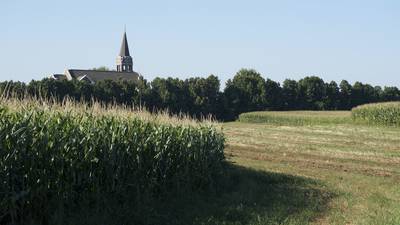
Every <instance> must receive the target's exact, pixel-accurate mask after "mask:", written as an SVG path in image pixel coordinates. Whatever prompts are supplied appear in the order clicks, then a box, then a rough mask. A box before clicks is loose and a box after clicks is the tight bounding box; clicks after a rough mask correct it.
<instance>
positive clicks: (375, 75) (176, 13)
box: [0, 0, 400, 86]
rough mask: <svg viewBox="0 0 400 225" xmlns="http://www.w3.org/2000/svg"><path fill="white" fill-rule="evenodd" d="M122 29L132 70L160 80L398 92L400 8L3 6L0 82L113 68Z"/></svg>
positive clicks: (357, 4) (311, 3)
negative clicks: (244, 75)
mask: <svg viewBox="0 0 400 225" xmlns="http://www.w3.org/2000/svg"><path fill="white" fill-rule="evenodd" d="M124 25H126V27H127V35H128V41H129V44H130V48H131V49H130V50H131V54H132V56H133V58H134V69H135V70H137V71H138V72H140V73H141V74H143V76H144V77H145V78H146V79H148V80H152V79H153V78H154V77H156V76H160V77H167V76H173V77H179V78H181V79H184V78H188V77H191V76H208V75H209V74H215V75H217V76H218V77H219V78H220V79H221V81H222V86H224V83H225V81H226V80H227V79H229V78H232V77H233V75H234V74H235V73H236V71H238V70H239V69H240V68H253V69H256V70H257V71H259V72H260V73H262V74H263V75H264V76H265V78H270V79H272V80H276V81H279V82H282V81H283V80H284V79H286V78H290V79H300V78H302V77H305V76H313V75H316V76H319V77H321V78H323V79H324V80H335V81H337V82H340V80H342V79H346V80H348V81H349V82H351V83H353V82H355V81H361V82H366V83H370V84H372V85H382V86H384V85H390V86H392V85H396V86H400V67H399V66H398V65H399V59H400V42H399V40H400V29H398V28H399V27H400V2H399V1H394V0H392V1H389V0H387V1H372V0H367V1H361V0H359V1H358V0H354V1H344V0H339V1H329V2H327V1H317V0H305V1H294V0H292V1H289V0H283V1H261V0H260V1H254V0H253V1H251V0H250V1H226V0H221V1H211V0H203V1H197V2H192V1H177V0H173V1H101V0H98V1H77V0H69V1H62V2H61V1H49V0H42V1H28V0H21V1H11V0H5V1H1V3H0V29H1V35H0V68H1V69H2V72H1V75H0V80H10V79H13V80H21V81H29V80H31V79H41V78H43V77H45V76H48V75H49V74H51V73H62V72H63V71H64V69H66V68H82V69H86V68H87V69H90V68H93V67H99V66H107V67H109V68H111V69H113V68H114V67H115V66H114V64H115V58H116V56H117V54H118V50H119V47H120V42H121V38H122V33H123V29H124Z"/></svg>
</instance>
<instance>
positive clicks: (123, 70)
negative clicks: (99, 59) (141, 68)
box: [50, 32, 139, 84]
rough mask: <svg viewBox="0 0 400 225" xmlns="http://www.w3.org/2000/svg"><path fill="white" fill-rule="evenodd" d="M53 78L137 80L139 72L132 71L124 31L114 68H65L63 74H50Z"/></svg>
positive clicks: (93, 81)
mask: <svg viewBox="0 0 400 225" xmlns="http://www.w3.org/2000/svg"><path fill="white" fill-rule="evenodd" d="M50 78H53V79H55V80H79V81H84V82H88V83H91V84H94V83H96V82H97V81H101V80H114V81H120V80H127V81H131V80H133V81H137V80H138V79H139V74H138V73H137V72H135V71H133V60H132V57H131V56H130V54H129V46H128V40H127V37H126V32H124V35H123V37H122V44H121V50H120V52H119V55H118V56H117V63H116V70H113V71H100V70H81V69H66V70H65V72H64V74H53V75H51V76H50Z"/></svg>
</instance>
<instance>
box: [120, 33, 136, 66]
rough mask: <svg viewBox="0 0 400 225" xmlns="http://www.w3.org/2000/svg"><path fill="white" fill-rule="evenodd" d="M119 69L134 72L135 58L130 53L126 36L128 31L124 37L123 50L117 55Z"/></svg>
mask: <svg viewBox="0 0 400 225" xmlns="http://www.w3.org/2000/svg"><path fill="white" fill-rule="evenodd" d="M117 71H118V72H132V71H133V60H132V57H131V56H130V54H129V46H128V40H127V38H126V31H125V32H124V36H123V37H122V44H121V50H120V51H119V55H118V57H117Z"/></svg>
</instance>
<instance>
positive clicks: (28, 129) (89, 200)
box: [0, 100, 224, 224]
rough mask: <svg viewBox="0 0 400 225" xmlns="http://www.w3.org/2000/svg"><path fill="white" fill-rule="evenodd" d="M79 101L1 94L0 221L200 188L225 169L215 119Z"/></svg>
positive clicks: (24, 219)
mask: <svg viewBox="0 0 400 225" xmlns="http://www.w3.org/2000/svg"><path fill="white" fill-rule="evenodd" d="M21 105H22V106H21ZM82 107H83V108H75V107H68V105H61V106H57V105H56V106H52V105H51V104H50V105H49V104H48V103H44V104H39V103H37V102H28V103H21V102H19V101H17V102H13V103H10V102H8V101H3V100H2V102H1V104H0V149H1V151H0V177H2V182H1V185H0V223H2V224H3V223H5V222H7V221H8V222H10V223H21V224H26V223H27V222H28V221H31V220H33V221H36V222H37V223H39V224H44V223H48V221H49V220H50V219H51V217H53V216H57V215H58V213H61V214H63V215H64V216H68V215H67V214H64V213H63V212H64V211H65V212H71V211H73V210H79V208H80V206H82V205H83V204H87V206H89V207H99V208H101V206H102V204H103V203H104V202H105V201H106V199H115V200H117V201H121V202H126V201H128V202H129V201H133V202H136V201H138V202H140V199H141V198H145V196H146V195H150V196H158V195H161V194H163V193H166V192H170V191H172V190H184V189H185V188H189V189H192V190H198V189H202V188H204V187H209V186H210V185H211V186H212V185H213V184H214V183H215V178H216V176H217V175H218V174H220V173H221V170H222V167H221V165H222V162H223V160H224V152H223V150H224V136H223V134H222V133H221V132H220V131H218V130H217V129H216V128H214V127H213V126H212V125H207V124H192V123H184V122H176V121H171V122H159V121H158V120H157V119H156V118H158V117H154V118H153V119H142V118H141V117H139V116H136V115H135V112H130V111H118V110H117V111H115V110H114V111H105V110H100V112H98V111H96V110H95V109H91V108H87V106H82ZM82 109H83V110H82ZM132 210H134V209H132ZM46 221H47V222H46Z"/></svg>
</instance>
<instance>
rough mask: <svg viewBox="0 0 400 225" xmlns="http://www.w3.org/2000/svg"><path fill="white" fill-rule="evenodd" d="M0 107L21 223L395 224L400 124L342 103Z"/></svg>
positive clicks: (5, 161) (5, 205)
mask: <svg viewBox="0 0 400 225" xmlns="http://www.w3.org/2000/svg"><path fill="white" fill-rule="evenodd" d="M0 113H1V116H2V117H1V123H0V125H1V126H0V127H1V129H2V132H1V134H2V135H3V136H2V139H1V140H2V142H1V148H2V150H3V151H2V155H1V157H2V158H1V159H2V161H1V164H0V165H1V166H2V168H3V170H2V173H4V174H2V177H9V178H11V179H7V180H3V183H2V186H1V188H2V191H1V194H3V196H2V201H1V204H2V209H3V210H4V209H7V210H8V212H11V213H13V214H12V215H13V216H14V217H13V218H12V219H15V220H16V222H18V221H19V222H21V223H20V224H22V223H24V224H26V223H27V221H28V222H29V224H41V223H43V222H46V221H47V222H49V223H51V224H215V225H217V224H249V225H252V224H393V225H394V224H399V223H400V189H399V188H398V184H399V182H400V128H399V127H395V126H389V127H386V126H374V125H370V124H366V123H362V122H357V121H354V120H353V119H352V118H351V112H350V111H325V112H318V111H313V112H310V111H287V112H251V113H246V114H242V115H241V116H240V118H239V121H236V122H227V123H215V122H212V121H208V120H207V121H203V122H202V123H199V122H198V121H195V120H191V119H189V118H177V117H170V116H169V115H167V114H157V115H151V114H149V113H146V112H144V111H132V110H131V109H129V108H123V107H120V106H104V105H100V104H98V103H95V104H92V105H91V106H88V105H85V104H81V103H74V102H69V101H66V102H64V103H63V104H61V105H60V104H51V103H43V102H42V103H38V102H31V101H22V102H20V101H17V100H7V101H3V102H2V107H1V110H0ZM222 133H223V136H222ZM7 134H8V135H7ZM149 137H151V139H149ZM224 142H225V149H223V143H224ZM27 146H29V148H27ZM27 149H32V150H34V151H26V150H27ZM8 153H10V154H11V155H12V157H10V156H9V155H10V154H8ZM223 155H224V156H223ZM223 158H226V162H222V161H223ZM60 168H62V169H60ZM32 171H35V172H32ZM24 174H26V175H27V176H24ZM10 175H11V176H10ZM50 178H51V179H50ZM9 190H12V191H11V192H10V191H9ZM71 207H72V208H75V207H77V208H76V209H72V208H71ZM2 213H3V215H4V213H7V211H3V212H2ZM6 215H7V214H6ZM21 215H22V218H21V217H20V216H21ZM29 218H34V220H29ZM2 219H3V222H4V221H6V220H7V219H8V222H10V216H8V217H3V218H2ZM24 219H25V220H24ZM6 222H7V221H6Z"/></svg>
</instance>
